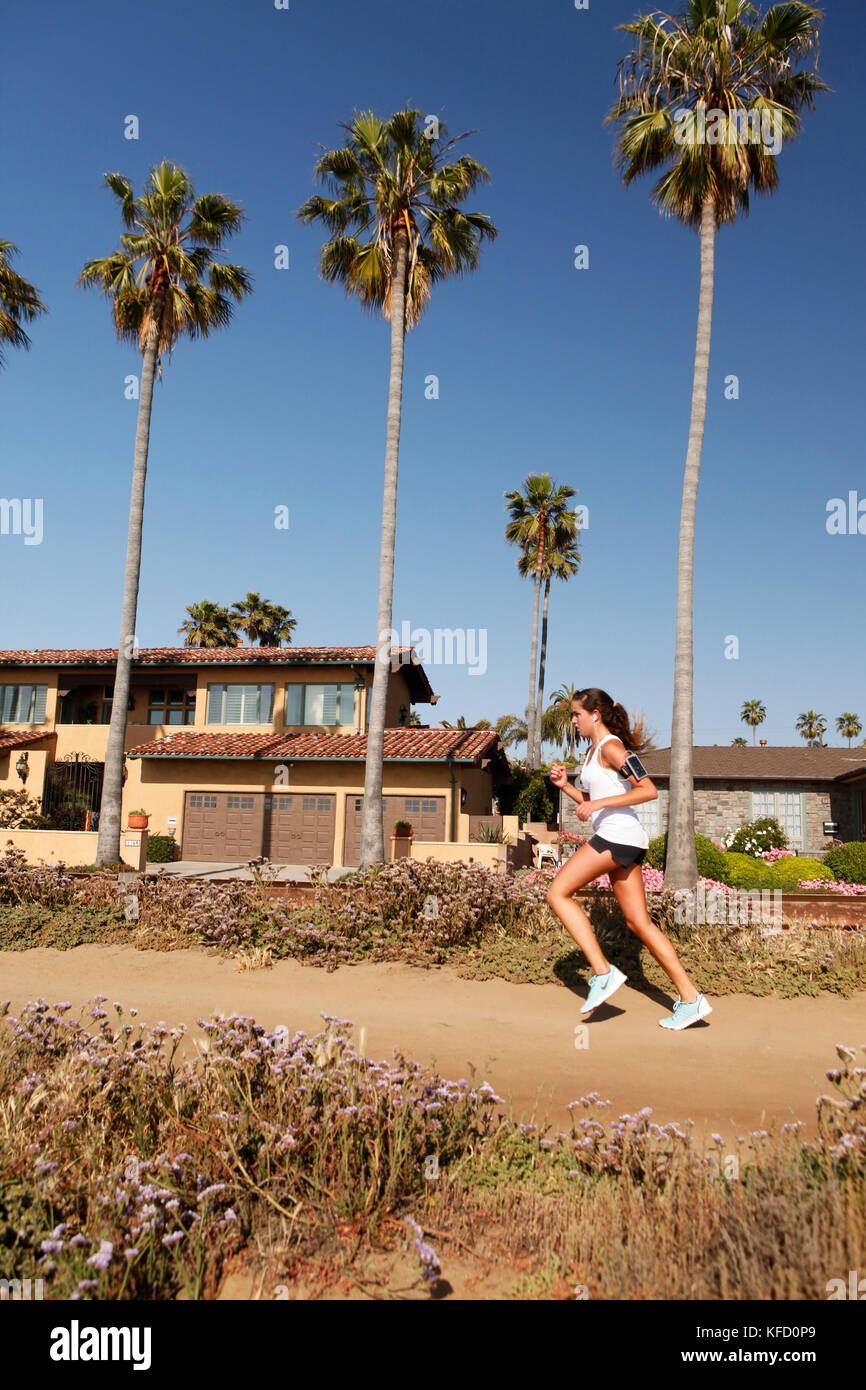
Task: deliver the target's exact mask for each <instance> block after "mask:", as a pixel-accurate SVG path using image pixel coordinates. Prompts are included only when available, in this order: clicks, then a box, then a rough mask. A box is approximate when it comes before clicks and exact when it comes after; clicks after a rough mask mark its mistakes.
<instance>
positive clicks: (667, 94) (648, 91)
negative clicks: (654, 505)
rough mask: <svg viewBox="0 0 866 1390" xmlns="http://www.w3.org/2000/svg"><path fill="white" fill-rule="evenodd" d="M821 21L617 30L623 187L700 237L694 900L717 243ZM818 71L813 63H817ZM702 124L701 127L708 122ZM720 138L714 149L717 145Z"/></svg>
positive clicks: (694, 442) (686, 567)
mask: <svg viewBox="0 0 866 1390" xmlns="http://www.w3.org/2000/svg"><path fill="white" fill-rule="evenodd" d="M821 17H822V16H821V14H820V12H819V11H818V10H817V9H815V8H813V7H812V6H811V5H805V4H801V3H798V0H790V2H786V3H784V4H779V5H774V6H772V7H771V8H770V9H769V10H768V11H767V13H766V14H765V15H764V16H763V18H759V17H758V12H757V10H756V7H755V6H754V5H753V4H750V3H748V0H688V3H687V4H686V5H685V8H684V9H683V11H682V13H681V14H680V16H679V17H678V18H674V17H672V16H670V15H667V14H664V13H661V12H659V11H654V12H653V13H652V14H649V15H642V16H639V17H638V18H636V19H635V20H634V21H633V22H631V23H629V24H622V25H620V26H619V28H621V29H623V30H624V31H625V32H626V33H628V34H631V35H632V36H633V37H634V38H635V39H636V40H637V42H636V44H635V46H634V48H633V50H632V52H631V53H630V54H629V55H628V56H627V57H626V58H624V59H623V60H622V62H621V63H620V69H619V73H620V94H619V100H618V101H617V103H616V105H615V106H614V107H613V109H612V110H611V111H610V113H609V114H608V117H607V119H608V120H609V121H615V122H620V123H621V130H620V133H619V137H618V141H617V160H618V165H619V168H620V171H621V173H622V176H623V180H624V182H625V184H626V186H628V185H630V184H631V183H632V182H633V181H634V180H635V179H637V178H638V177H639V176H640V175H642V174H645V173H648V172H650V171H653V170H659V169H664V171H665V172H663V173H662V176H661V178H660V179H659V181H658V183H657V184H656V185H655V188H654V190H653V200H654V202H655V203H656V204H657V205H658V206H659V207H660V208H661V210H662V211H663V213H664V214H666V215H673V216H675V217H676V218H677V219H678V220H679V221H680V222H682V223H683V224H684V225H686V226H687V227H690V228H693V229H694V230H697V231H699V233H700V266H701V279H700V292H699V299H698V327H697V340H696V347H695V370H694V379H693V384H692V406H691V421H690V425H689V444H688V451H687V454H686V464H685V471H684V477H683V494H682V508H681V513H680V540H679V556H678V561H677V635H676V654H675V662H674V702H673V717H672V726H671V769H670V821H669V826H668V841H667V843H668V853H667V863H666V866H665V878H664V887H665V888H666V889H668V888H672V889H685V888H694V887H695V885H696V884H697V872H698V871H697V858H696V853H695V836H694V828H695V827H694V780H693V750H692V740H693V714H692V703H693V679H694V658H693V643H692V576H693V566H694V537H695V509H696V505H697V492H698V479H699V475H700V466H701V450H702V445H703V436H704V421H705V419H706V407H707V377H708V372H709V359H710V333H711V326H712V311H713V280H714V250H715V237H716V233H717V231H718V230H719V229H720V228H721V227H722V226H723V225H724V224H725V223H733V222H735V221H736V219H737V217H738V215H739V214H741V213H742V214H747V213H748V210H749V192H750V190H753V191H754V192H756V193H760V194H770V193H773V192H774V191H775V189H776V187H777V186H778V181H779V176H778V172H777V165H776V160H775V158H774V156H773V154H772V152H771V147H770V143H769V140H767V139H766V138H764V139H762V140H760V141H758V140H755V139H752V138H751V137H752V135H753V133H754V123H755V122H764V121H765V120H768V119H772V121H773V125H774V134H775V135H776V136H777V137H778V138H777V139H776V141H775V144H776V146H777V147H778V148H781V146H782V144H783V143H784V142H785V141H787V140H790V139H792V138H793V137H794V136H795V135H796V134H797V133H798V132H799V129H800V118H799V115H798V112H799V111H800V110H801V109H802V108H803V107H804V106H805V107H808V108H809V109H810V110H811V109H813V108H814V96H815V94H816V93H817V92H819V91H828V90H829V88H828V87H827V86H826V85H825V84H824V83H823V82H820V81H819V80H818V79H817V77H813V76H811V75H810V74H808V73H806V72H802V71H801V72H795V71H794V68H795V65H796V63H797V62H798V61H799V60H800V59H801V58H803V57H805V56H807V55H808V54H809V53H810V52H811V51H812V50H813V49H814V50H815V51H816V53H817V44H818V20H819V19H820V18H821ZM816 67H817V58H816ZM708 114H709V115H710V118H711V119H710V121H709V122H707V116H708ZM720 137H721V138H720Z"/></svg>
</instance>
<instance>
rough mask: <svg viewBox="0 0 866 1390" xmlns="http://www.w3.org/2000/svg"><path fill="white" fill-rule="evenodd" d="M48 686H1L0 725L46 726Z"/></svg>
mask: <svg viewBox="0 0 866 1390" xmlns="http://www.w3.org/2000/svg"><path fill="white" fill-rule="evenodd" d="M47 695H48V686H47V685H0V724H44V722H45V700H46V697H47Z"/></svg>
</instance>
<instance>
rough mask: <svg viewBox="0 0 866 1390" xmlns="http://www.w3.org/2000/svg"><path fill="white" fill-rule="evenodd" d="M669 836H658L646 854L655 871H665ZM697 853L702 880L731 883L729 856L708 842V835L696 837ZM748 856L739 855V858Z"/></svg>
mask: <svg viewBox="0 0 866 1390" xmlns="http://www.w3.org/2000/svg"><path fill="white" fill-rule="evenodd" d="M667 846H668V834H667V831H665V833H664V834H663V835H657V836H656V838H655V839H654V840H650V842H649V848H648V850H647V854H646V863H647V864H651V865H652V867H653V868H654V869H663V868H664V867H665V859H666V858H667ZM695 853H696V854H697V858H698V873H699V874H700V875H701V877H702V878H712V879H715V880H716V882H717V883H730V881H731V880H730V879H729V878H728V859H729V857H730V856H729V855H727V854H725V852H724V850H721V849H719V847H718V845H714V844H713V842H712V840H708V839H707V837H706V835H696V836H695ZM744 857H748V856H743V855H739V856H738V858H744Z"/></svg>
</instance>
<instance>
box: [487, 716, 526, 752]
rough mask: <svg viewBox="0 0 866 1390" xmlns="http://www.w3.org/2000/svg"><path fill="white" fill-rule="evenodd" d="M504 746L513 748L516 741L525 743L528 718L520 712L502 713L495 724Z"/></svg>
mask: <svg viewBox="0 0 866 1390" xmlns="http://www.w3.org/2000/svg"><path fill="white" fill-rule="evenodd" d="M494 728H495V729H496V732H497V733H498V735H499V741H500V743H501V744H502V746H503V748H511V747H513V745H514V744H515V743H523V742H524V741H525V739H526V736H527V732H528V731H527V727H526V720H525V719H521V718H520V715H519V714H501V715H500V716H499V718H498V719H497V721H496V724H495V725H494Z"/></svg>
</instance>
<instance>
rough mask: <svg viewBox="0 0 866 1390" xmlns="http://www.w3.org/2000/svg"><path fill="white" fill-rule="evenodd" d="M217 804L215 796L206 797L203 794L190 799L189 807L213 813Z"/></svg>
mask: <svg viewBox="0 0 866 1390" xmlns="http://www.w3.org/2000/svg"><path fill="white" fill-rule="evenodd" d="M216 804H217V799H216V797H215V796H205V795H204V794H202V795H201V796H199V795H195V796H191V797H190V798H189V805H190V806H191V807H192V808H193V809H194V810H197V811H200V810H205V809H207V810H211V811H212V810H213V809H214V807H215V806H216Z"/></svg>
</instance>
